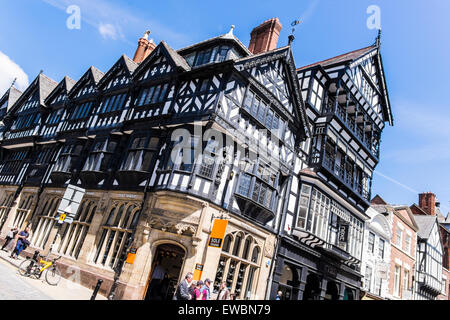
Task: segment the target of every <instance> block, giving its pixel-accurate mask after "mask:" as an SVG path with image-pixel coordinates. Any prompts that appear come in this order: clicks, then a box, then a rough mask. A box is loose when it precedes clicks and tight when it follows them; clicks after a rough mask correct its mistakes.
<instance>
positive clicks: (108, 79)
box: [98, 56, 137, 90]
mask: <svg viewBox="0 0 450 320" xmlns="http://www.w3.org/2000/svg"><path fill="white" fill-rule="evenodd" d="M125 59H128V58H126V57H125V56H122V57H120V59H119V60H118V61H117V62H116V63H115V64H114V66H113V67H112V68H111V69H110V70H109V71H108V72H107V73H106V74H105V76H104V77H103V78H102V79H101V80H100V82H99V83H98V88H99V90H110V89H115V88H119V87H122V86H126V85H127V84H129V83H130V80H131V74H132V72H133V71H134V69H136V67H137V64H136V63H134V62H133V61H128V63H127V61H125ZM128 60H129V59H128Z"/></svg>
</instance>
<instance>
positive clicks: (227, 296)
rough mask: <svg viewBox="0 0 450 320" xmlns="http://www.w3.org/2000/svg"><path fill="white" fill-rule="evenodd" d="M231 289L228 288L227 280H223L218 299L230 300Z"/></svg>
mask: <svg viewBox="0 0 450 320" xmlns="http://www.w3.org/2000/svg"><path fill="white" fill-rule="evenodd" d="M229 299H230V290H228V288H227V282H226V281H223V282H221V283H220V289H219V294H218V295H217V300H229Z"/></svg>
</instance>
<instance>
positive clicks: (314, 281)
mask: <svg viewBox="0 0 450 320" xmlns="http://www.w3.org/2000/svg"><path fill="white" fill-rule="evenodd" d="M320 291H321V290H320V280H319V277H318V276H316V275H315V274H313V273H311V274H309V275H308V277H307V278H306V285H305V291H304V292H303V300H320Z"/></svg>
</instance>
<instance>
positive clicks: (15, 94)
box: [0, 86, 22, 110]
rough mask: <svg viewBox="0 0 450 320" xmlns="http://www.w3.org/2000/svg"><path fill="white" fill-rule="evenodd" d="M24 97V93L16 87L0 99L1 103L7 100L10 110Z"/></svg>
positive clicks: (7, 106)
mask: <svg viewBox="0 0 450 320" xmlns="http://www.w3.org/2000/svg"><path fill="white" fill-rule="evenodd" d="M21 95H22V91H20V90H18V89H16V88H15V87H14V86H12V87H10V88H9V89H8V90H6V92H5V94H4V95H3V96H2V97H1V98H0V101H3V100H5V99H6V101H7V104H6V108H7V110H9V109H10V108H11V106H13V105H14V103H15V102H16V101H17V100H18V99H19V98H20V96H21Z"/></svg>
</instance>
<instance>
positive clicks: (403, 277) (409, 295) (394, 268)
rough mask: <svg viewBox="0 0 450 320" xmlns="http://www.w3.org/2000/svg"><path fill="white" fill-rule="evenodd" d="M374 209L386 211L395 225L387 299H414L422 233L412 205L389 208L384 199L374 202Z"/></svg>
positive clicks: (392, 224)
mask: <svg viewBox="0 0 450 320" xmlns="http://www.w3.org/2000/svg"><path fill="white" fill-rule="evenodd" d="M372 207H374V208H376V210H378V211H380V210H381V209H384V210H385V214H386V215H387V216H388V217H389V220H390V222H391V226H392V230H391V234H392V238H391V257H390V265H389V277H388V279H389V280H388V295H387V296H388V298H389V299H393V300H412V299H413V275H414V272H415V262H416V258H415V253H416V244H417V231H418V226H417V224H416V222H415V220H414V216H413V213H412V211H411V210H410V208H409V207H408V206H394V205H389V204H387V203H386V202H385V201H384V200H383V199H382V198H381V197H380V196H376V197H375V198H374V199H373V200H372Z"/></svg>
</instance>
